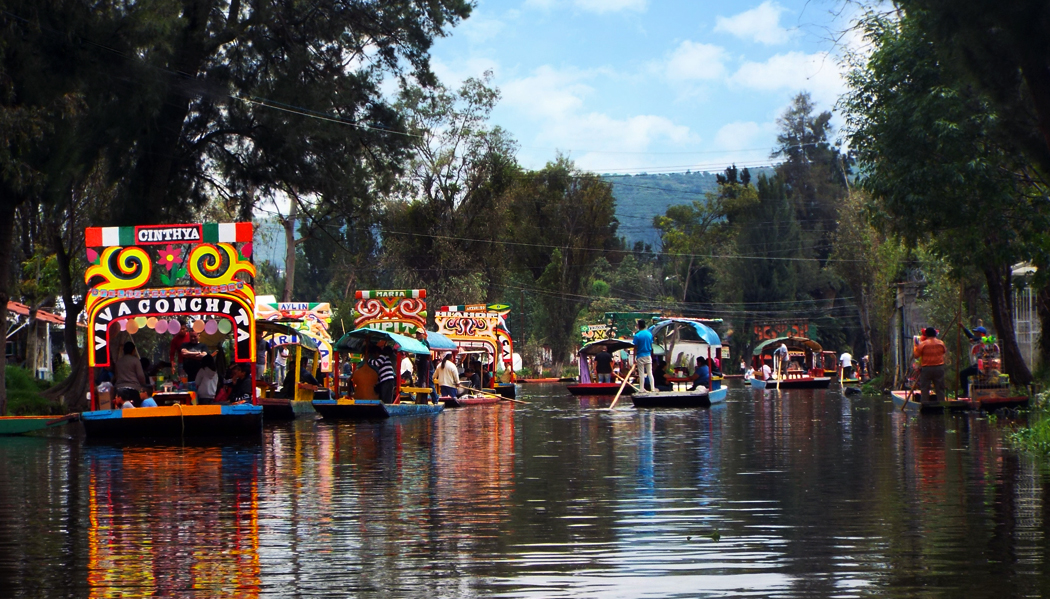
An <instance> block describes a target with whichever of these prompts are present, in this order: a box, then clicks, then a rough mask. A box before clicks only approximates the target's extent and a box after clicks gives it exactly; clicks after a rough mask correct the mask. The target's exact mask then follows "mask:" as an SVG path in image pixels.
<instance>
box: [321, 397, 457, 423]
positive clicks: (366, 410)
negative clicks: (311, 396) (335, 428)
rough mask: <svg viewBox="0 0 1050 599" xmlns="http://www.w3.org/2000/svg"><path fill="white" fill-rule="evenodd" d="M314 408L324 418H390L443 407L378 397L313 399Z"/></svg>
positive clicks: (430, 412)
mask: <svg viewBox="0 0 1050 599" xmlns="http://www.w3.org/2000/svg"><path fill="white" fill-rule="evenodd" d="M312 403H313V406H314V409H315V410H317V413H318V414H320V415H321V416H322V417H324V418H347V419H365V418H390V417H393V416H433V415H435V414H440V413H441V411H442V410H444V409H445V405H444V404H442V403H437V404H429V403H418V404H417V403H407V402H401V403H383V402H382V401H381V400H378V399H353V398H346V399H315V400H314V401H313V402H312Z"/></svg>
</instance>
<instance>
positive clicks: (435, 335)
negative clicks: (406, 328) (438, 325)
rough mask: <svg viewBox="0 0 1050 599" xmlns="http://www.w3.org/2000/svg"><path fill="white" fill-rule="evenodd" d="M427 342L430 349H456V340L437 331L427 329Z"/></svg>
mask: <svg viewBox="0 0 1050 599" xmlns="http://www.w3.org/2000/svg"><path fill="white" fill-rule="evenodd" d="M427 343H429V344H430V349H431V350H452V351H455V350H456V349H457V346H456V342H455V341H453V340H451V339H449V338H448V337H446V336H444V335H442V334H441V333H439V332H437V331H427Z"/></svg>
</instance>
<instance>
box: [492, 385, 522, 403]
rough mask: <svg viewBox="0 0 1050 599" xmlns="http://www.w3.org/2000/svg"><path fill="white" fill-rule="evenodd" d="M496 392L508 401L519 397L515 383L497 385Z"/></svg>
mask: <svg viewBox="0 0 1050 599" xmlns="http://www.w3.org/2000/svg"><path fill="white" fill-rule="evenodd" d="M495 391H496V393H499V394H500V395H501V396H503V397H506V398H507V399H515V398H516V397H518V386H517V385H515V384H514V383H496V389H495Z"/></svg>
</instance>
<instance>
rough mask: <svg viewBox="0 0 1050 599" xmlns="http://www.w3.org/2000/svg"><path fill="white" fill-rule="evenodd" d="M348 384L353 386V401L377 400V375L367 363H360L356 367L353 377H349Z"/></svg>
mask: <svg viewBox="0 0 1050 599" xmlns="http://www.w3.org/2000/svg"><path fill="white" fill-rule="evenodd" d="M350 382H352V383H353V385H354V392H353V397H354V399H379V394H378V393H376V385H377V384H379V373H377V372H376V371H375V369H374V368H372V367H371V366H369V365H368V362H366V361H362V362H361V363H360V364H358V365H357V368H355V369H354V374H353V376H351V377H350Z"/></svg>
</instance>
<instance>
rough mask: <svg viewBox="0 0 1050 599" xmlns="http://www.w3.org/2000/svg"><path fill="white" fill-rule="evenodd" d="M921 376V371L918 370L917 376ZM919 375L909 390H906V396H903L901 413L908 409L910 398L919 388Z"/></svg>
mask: <svg viewBox="0 0 1050 599" xmlns="http://www.w3.org/2000/svg"><path fill="white" fill-rule="evenodd" d="M921 374H922V369H921V368H920V370H919V375H921ZM919 375H917V376H916V377H915V383H913V384H912V386H911V389H908V394H907V395H905V396H904V404H902V405H901V412H903V411H904V409H905V408H907V407H908V402H909V401H911V396H912V395H914V394H915V389H916V388H917V387H918V386H919Z"/></svg>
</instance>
